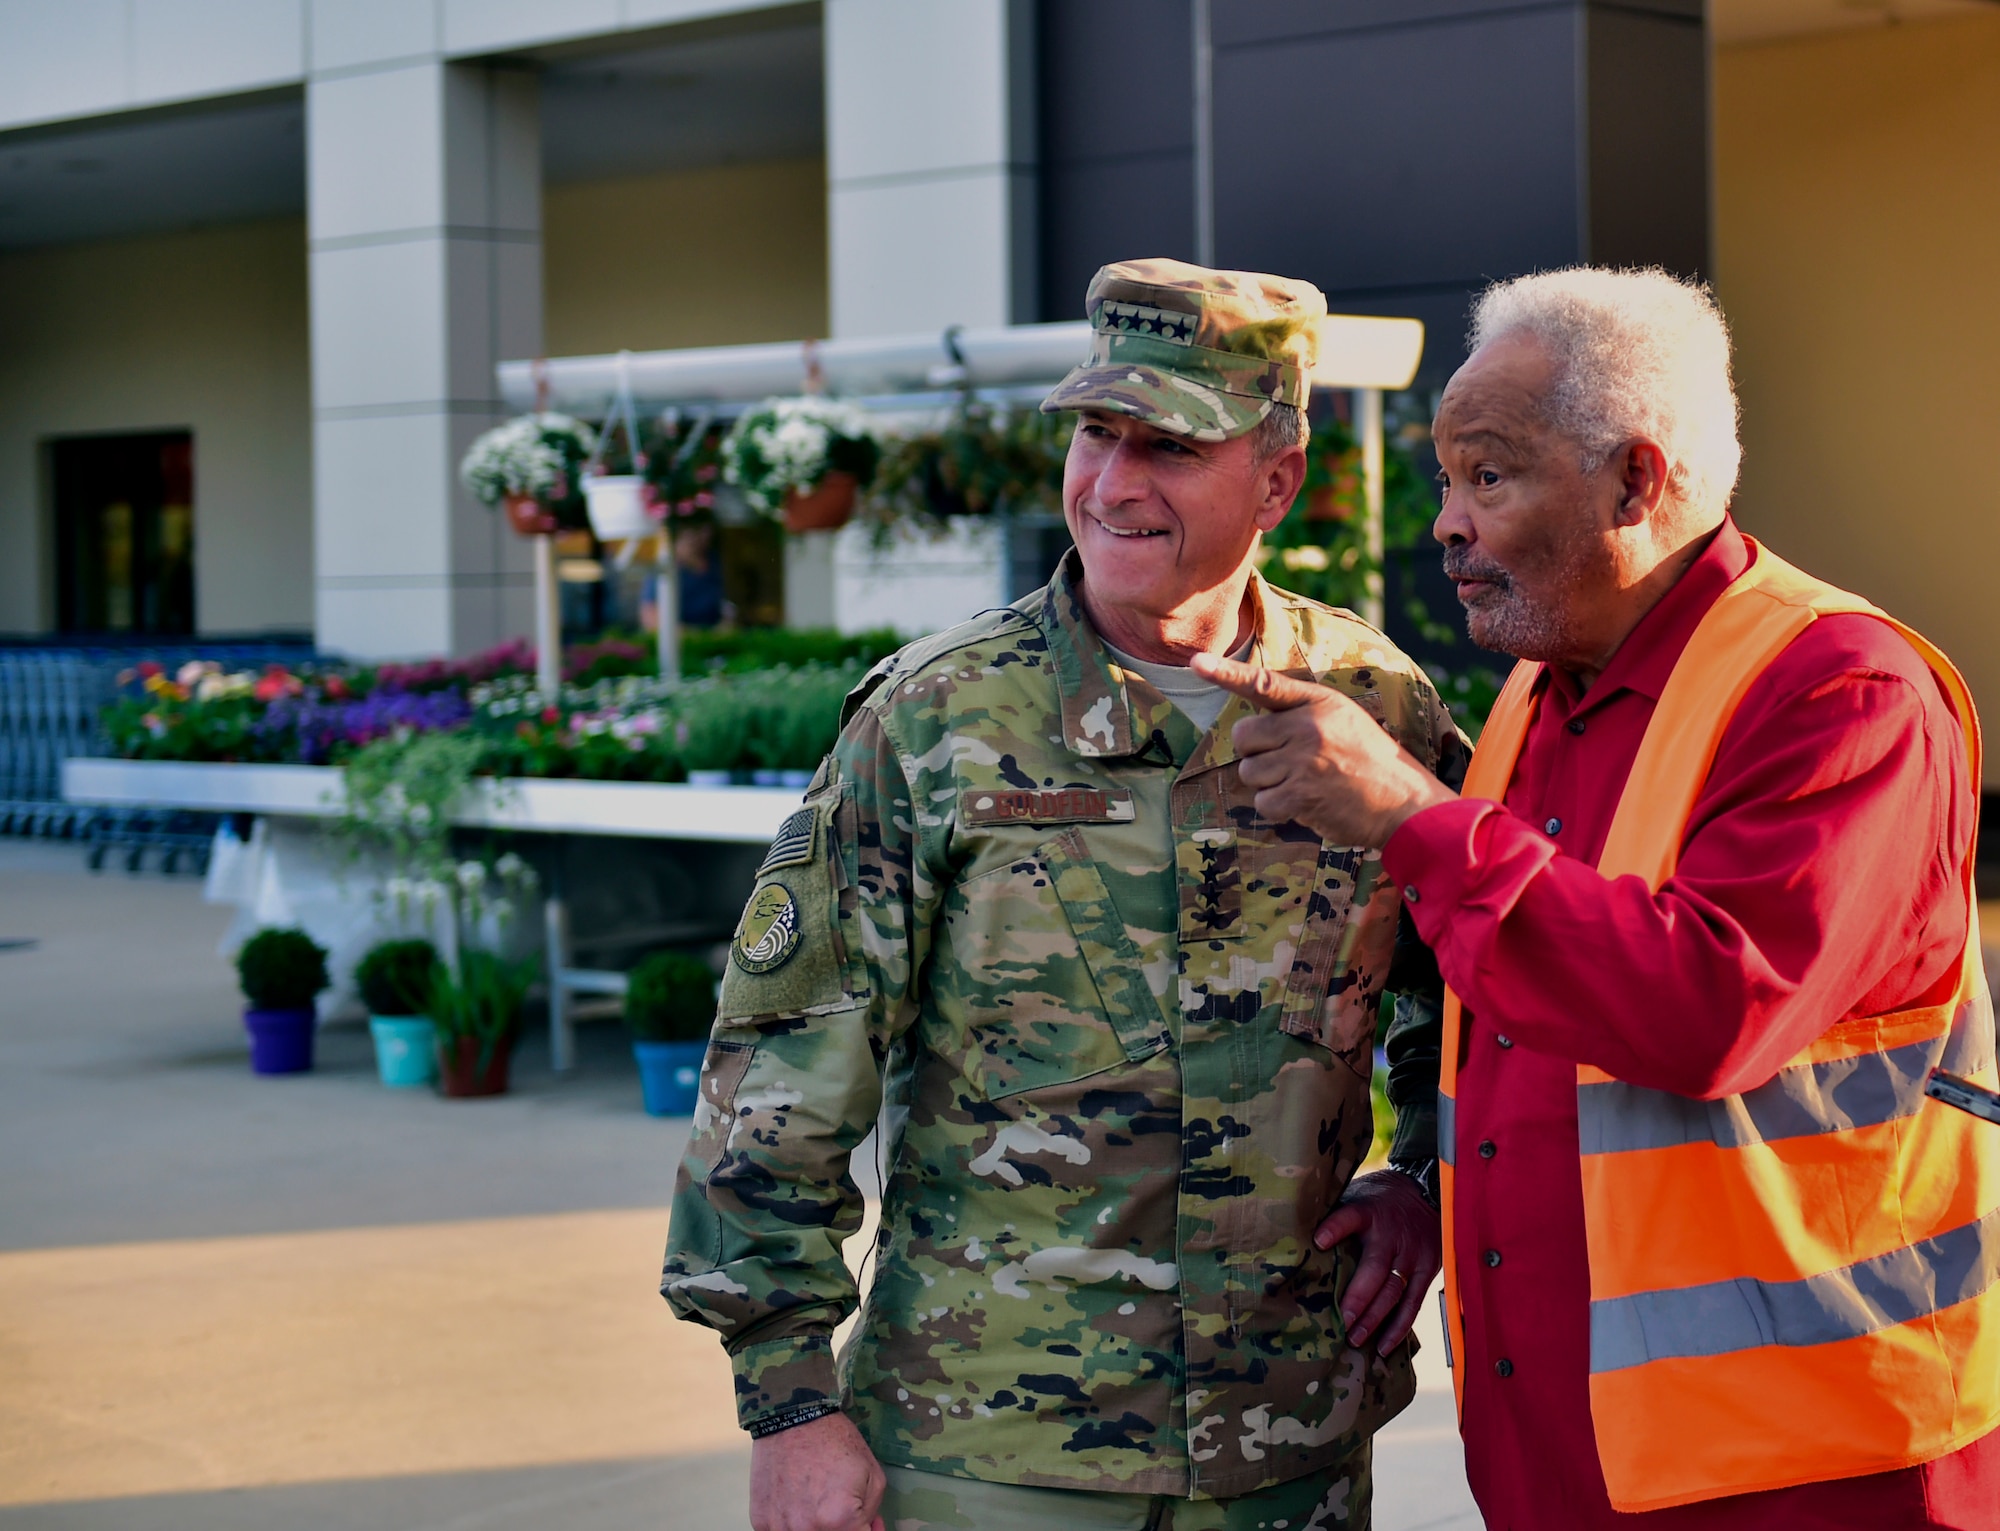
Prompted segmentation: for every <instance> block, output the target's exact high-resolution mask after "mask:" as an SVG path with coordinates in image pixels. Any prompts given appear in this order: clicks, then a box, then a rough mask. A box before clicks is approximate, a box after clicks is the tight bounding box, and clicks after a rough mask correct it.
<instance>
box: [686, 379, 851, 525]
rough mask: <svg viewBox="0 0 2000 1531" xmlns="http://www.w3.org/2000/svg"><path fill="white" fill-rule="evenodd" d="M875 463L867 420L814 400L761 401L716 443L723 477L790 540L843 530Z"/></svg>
mask: <svg viewBox="0 0 2000 1531" xmlns="http://www.w3.org/2000/svg"><path fill="white" fill-rule="evenodd" d="M881 457H882V448H881V444H880V443H879V442H878V441H877V440H876V439H875V433H874V430H873V429H872V428H871V426H870V425H869V422H868V417H867V415H866V414H864V413H863V412H862V411H861V410H859V409H857V408H855V406H853V405H852V404H843V403H840V402H839V401H838V400H835V399H822V398H817V397H813V398H803V399H766V400H765V401H764V402H763V403H762V404H760V405H759V406H758V407H757V408H756V409H753V410H751V411H750V412H749V413H748V414H746V415H744V416H743V417H742V418H741V419H740V420H738V421H737V422H736V424H735V426H734V427H733V428H732V429H731V430H730V432H729V435H728V436H727V437H726V438H725V439H724V441H723V443H722V461H723V477H724V478H725V479H727V480H728V481H729V482H730V483H731V484H734V485H735V486H736V487H737V488H739V489H741V490H742V491H743V497H744V498H745V499H746V500H748V501H749V502H750V503H751V504H752V505H753V506H755V507H756V508H757V509H758V510H761V511H763V512H764V514H766V515H767V516H771V517H773V518H775V519H778V520H782V521H783V522H784V525H785V529H786V530H787V531H791V532H803V531H829V530H831V529H833V528H834V527H837V526H843V525H845V524H846V522H847V519H848V517H849V516H851V515H853V513H854V496H855V491H856V490H857V489H859V488H861V487H862V486H863V485H865V484H867V483H868V482H869V481H870V480H871V479H873V478H874V476H875V469H876V466H877V464H878V463H879V462H880V461H881Z"/></svg>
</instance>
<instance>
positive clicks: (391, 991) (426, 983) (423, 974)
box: [354, 941, 442, 1015]
mask: <svg viewBox="0 0 2000 1531" xmlns="http://www.w3.org/2000/svg"><path fill="white" fill-rule="evenodd" d="M441 971H442V964H440V963H439V961H438V954H437V948H436V947H434V946H432V945H431V943H430V942H428V941H380V942H377V943H376V944H375V945H374V946H371V947H370V948H369V949H368V953H367V955H366V956H364V957H363V958H362V959H361V961H360V962H358V963H357V964H356V965H355V968H354V984H355V987H356V988H358V989H359V990H360V991H361V1003H362V1004H363V1005H364V1006H366V1007H367V1010H368V1013H369V1014H370V1015H422V1014H423V1011H424V1001H425V1000H426V999H427V998H429V996H430V990H431V985H432V984H434V983H436V982H437V980H438V975H439V973H440V972H441Z"/></svg>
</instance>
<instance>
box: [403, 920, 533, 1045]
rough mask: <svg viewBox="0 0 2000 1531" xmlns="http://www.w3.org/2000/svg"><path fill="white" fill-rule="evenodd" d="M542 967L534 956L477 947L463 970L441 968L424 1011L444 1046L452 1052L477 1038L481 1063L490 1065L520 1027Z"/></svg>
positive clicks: (464, 957) (467, 953) (461, 962)
mask: <svg viewBox="0 0 2000 1531" xmlns="http://www.w3.org/2000/svg"><path fill="white" fill-rule="evenodd" d="M538 968H539V964H537V963H536V961H535V959H534V958H532V957H530V958H526V959H524V960H522V961H519V962H513V961H510V960H508V959H507V958H505V957H500V956H496V955H495V954H494V953H492V952H483V951H479V950H477V949H476V948H469V949H467V950H464V951H461V952H460V953H459V954H458V971H457V972H455V973H454V972H453V971H452V970H451V969H450V968H448V967H441V968H440V970H439V972H438V975H437V980H436V982H434V983H433V984H432V985H431V986H430V992H429V993H428V994H427V995H426V996H425V1003H424V1008H423V1014H425V1015H427V1016H429V1017H430V1020H431V1024H432V1025H434V1026H435V1027H436V1028H437V1038H438V1045H439V1046H440V1047H442V1048H444V1049H446V1050H447V1051H449V1050H450V1049H452V1048H454V1047H456V1046H457V1045H458V1043H459V1042H460V1041H461V1040H465V1039H470V1040H472V1041H476V1042H477V1043H478V1044H479V1062H478V1065H477V1066H478V1067H479V1068H481V1069H483V1068H485V1067H486V1065H487V1064H488V1063H490V1062H492V1061H493V1058H494V1056H495V1055H496V1054H497V1053H498V1052H499V1051H500V1050H501V1049H502V1048H505V1047H508V1046H510V1045H511V1044H512V1042H513V1038H514V1034H515V1033H516V1032H517V1031H518V1030H519V1029H520V1025H521V1007H522V1005H523V1004H525V1003H526V1001H527V998H528V989H529V987H530V986H531V985H532V984H533V983H534V981H535V975H536V972H537V971H538Z"/></svg>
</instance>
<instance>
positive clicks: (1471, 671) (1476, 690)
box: [1424, 659, 1507, 740]
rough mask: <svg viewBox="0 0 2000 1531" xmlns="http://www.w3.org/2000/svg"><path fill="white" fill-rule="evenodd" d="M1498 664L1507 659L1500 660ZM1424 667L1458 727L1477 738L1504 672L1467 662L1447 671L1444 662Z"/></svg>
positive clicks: (1491, 709)
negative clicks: (1465, 664)
mask: <svg viewBox="0 0 2000 1531" xmlns="http://www.w3.org/2000/svg"><path fill="white" fill-rule="evenodd" d="M1501 663H1502V664H1505V663H1506V661H1505V660H1504V659H1503V660H1502V661H1501ZM1424 668H1425V669H1426V670H1428V671H1429V672H1430V677H1431V679H1432V680H1433V681H1435V682H1437V688H1438V695H1439V696H1441V697H1443V698H1444V704H1445V706H1447V707H1449V708H1450V709H1451V715H1452V716H1453V717H1454V718H1456V719H1458V726H1459V727H1460V728H1462V729H1464V730H1465V731H1466V733H1467V734H1468V735H1469V736H1470V737H1471V738H1473V739H1475V740H1477V739H1478V737H1479V735H1480V731H1481V730H1482V729H1484V728H1485V727H1486V716H1487V714H1488V713H1490V712H1492V711H1493V703H1494V702H1495V701H1496V700H1497V699H1498V698H1499V695H1500V688H1501V687H1502V686H1503V685H1505V684H1506V683H1507V675H1506V672H1505V671H1504V670H1495V669H1493V668H1492V667H1491V666H1489V665H1483V664H1474V665H1470V666H1468V667H1466V668H1465V669H1463V670H1449V669H1446V668H1445V667H1444V666H1443V665H1426V666H1424Z"/></svg>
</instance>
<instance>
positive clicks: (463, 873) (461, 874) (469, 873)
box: [457, 861, 486, 893]
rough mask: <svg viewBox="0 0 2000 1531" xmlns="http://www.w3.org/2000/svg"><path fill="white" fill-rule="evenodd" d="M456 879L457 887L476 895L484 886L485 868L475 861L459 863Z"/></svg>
mask: <svg viewBox="0 0 2000 1531" xmlns="http://www.w3.org/2000/svg"><path fill="white" fill-rule="evenodd" d="M457 877H458V885H459V886H460V887H461V888H463V889H464V890H465V891H466V892H467V893H477V892H478V891H479V890H480V889H481V888H483V887H485V886H486V868H485V867H483V866H481V865H480V864H479V863H478V862H476V861H461V862H460V863H459V864H458V870H457Z"/></svg>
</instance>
